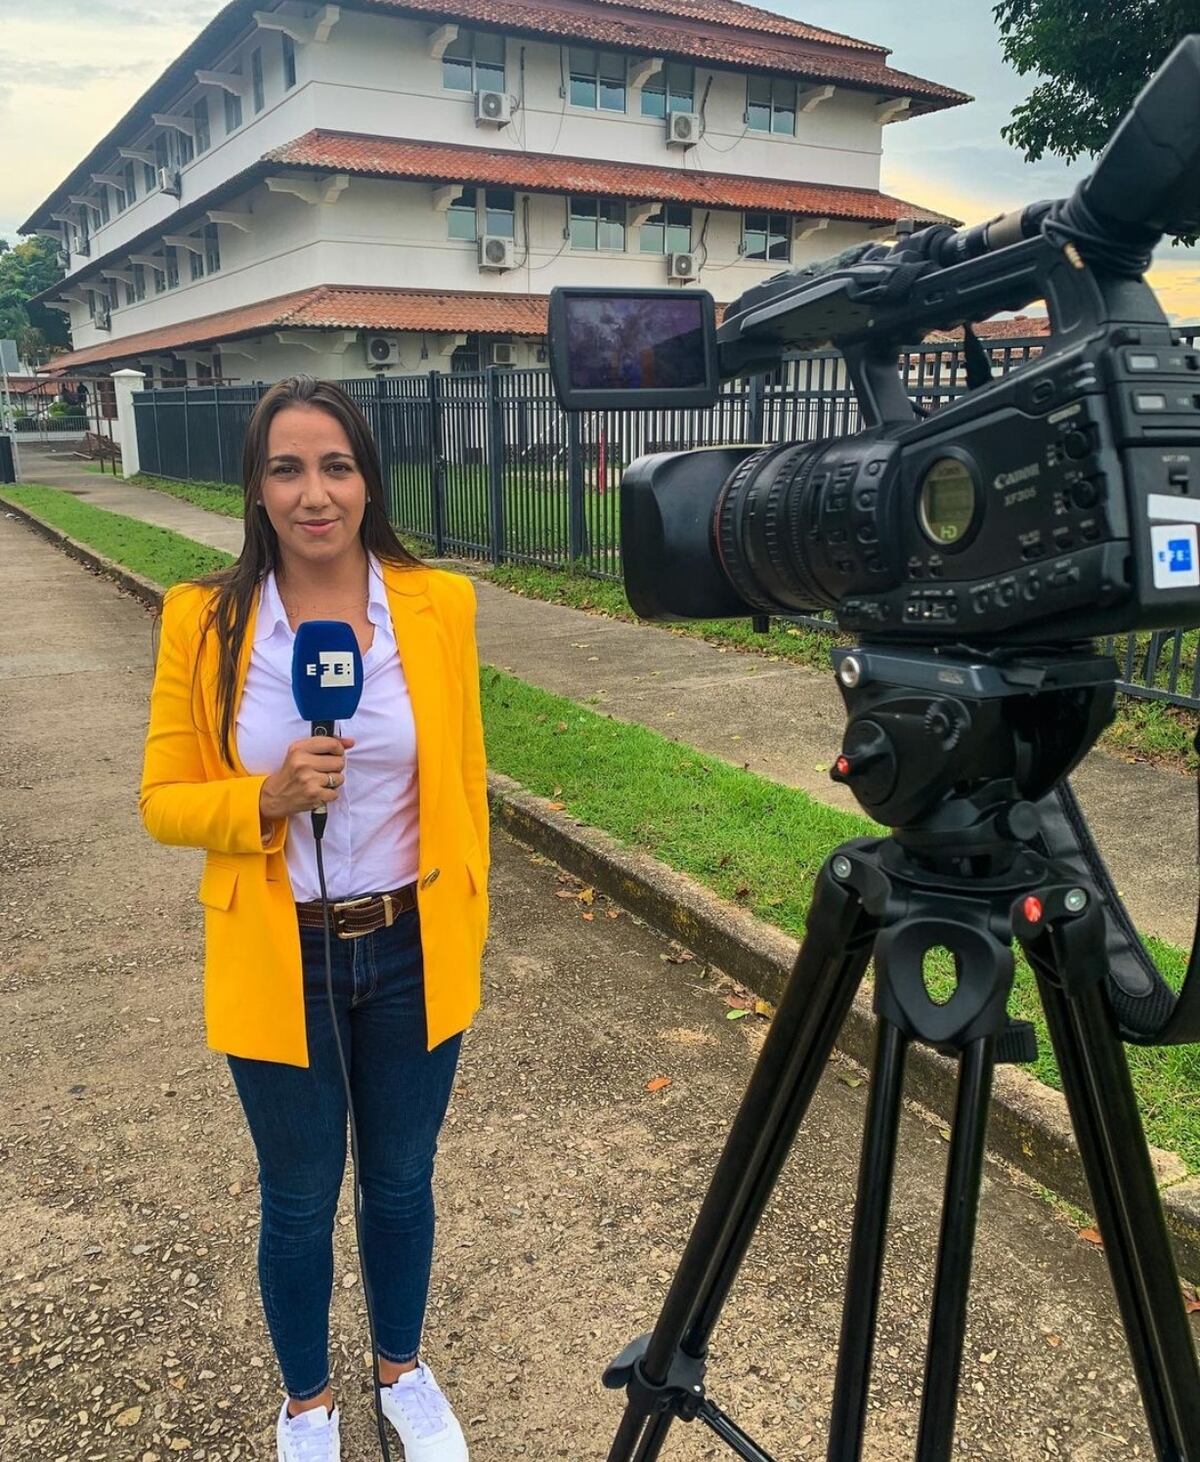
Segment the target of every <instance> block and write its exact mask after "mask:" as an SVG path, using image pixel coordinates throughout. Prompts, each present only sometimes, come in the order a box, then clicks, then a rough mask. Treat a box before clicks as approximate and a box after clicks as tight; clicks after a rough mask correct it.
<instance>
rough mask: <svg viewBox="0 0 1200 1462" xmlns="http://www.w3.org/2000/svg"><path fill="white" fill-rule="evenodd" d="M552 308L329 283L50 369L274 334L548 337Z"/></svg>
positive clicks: (504, 297)
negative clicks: (327, 332)
mask: <svg viewBox="0 0 1200 1462" xmlns="http://www.w3.org/2000/svg"><path fill="white" fill-rule="evenodd" d="M546 306H547V300H546V297H545V296H544V295H520V294H512V295H508V294H482V293H478V294H477V293H473V292H470V291H466V290H464V291H454V290H446V291H440V292H439V291H435V290H425V289H368V288H365V287H359V286H357V285H321V286H320V287H319V288H317V289H306V290H301V291H299V292H298V293H296V294H287V295H281V296H279V298H277V299H273V300H264V301H263V302H262V303H261V304H256V305H245V306H243V307H242V308H240V309H236V310H223V311H222V312H221V313H220V314H218V315H205V316H203V317H202V318H200V319H197V320H183V321H180V322H179V323H178V324H175V325H164V326H163V327H162V328H160V329H158V330H144V331H142V332H141V333H140V334H137V335H126V336H123V337H118V338H116V339H114V340H111V341H107V340H106V341H104V342H103V343H102V344H99V345H89V346H87V347H86V349H84V350H75V351H72V352H71V353H70V354H68V355H59V356H55V357H54V360H53V361H52V362H51V364H50V366H49V369H50V370H53V371H54V372H55V373H56V374H58V373H60V372H62V371H71V370H78V369H79V368H80V367H82V366H86V365H95V364H97V363H99V362H102V361H110V360H127V359H132V358H134V357H137V356H143V355H159V354H166V353H169V352H170V351H172V350H182V349H184V348H185V347H195V346H204V345H213V344H216V343H218V342H220V341H222V340H233V339H237V338H239V337H243V336H247V335H259V334H263V333H265V332H267V331H270V330H427V331H429V333H430V334H439V333H454V334H458V333H461V332H470V331H476V330H478V331H482V332H484V333H486V334H496V335H544V334H545V333H546Z"/></svg>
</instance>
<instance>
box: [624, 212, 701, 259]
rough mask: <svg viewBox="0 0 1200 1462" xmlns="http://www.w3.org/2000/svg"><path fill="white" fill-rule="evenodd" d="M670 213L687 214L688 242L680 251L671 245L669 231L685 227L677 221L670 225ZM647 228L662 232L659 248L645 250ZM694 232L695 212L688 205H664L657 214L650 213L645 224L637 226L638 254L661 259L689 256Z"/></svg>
mask: <svg viewBox="0 0 1200 1462" xmlns="http://www.w3.org/2000/svg"><path fill="white" fill-rule="evenodd" d="M672 212H678V213H686V214H687V224H686V227H687V233H688V241H687V243H686V244H685V245H684V246H683V248H682V249H678V248H674V247H672V244H671V230H672V229H682V228H683V227H685V225H684V224H683V223H681V222H678V221H677V222H675V223H672V222H671V221H670V214H671V213H672ZM655 219H661V220H662V222H661V223H656V222H655ZM648 228H655V229H661V230H662V238H661V240H660V246H659V247H651V248H647V246H646V230H647V229H648ZM695 231H696V210H695V209H694V208H693V207H692V205H691V204H690V203H664V204H663V205H662V207H661V208H659V210H658V212H657V213H652V214H651V215H650V217H649V218H648V219H647V220H646V222H645V223H643V224H641V225H639V227H638V253H639V254H646V255H649V256H650V257H654V256H658V257H660V258H663V259H665V258H667V257H668V256H669V255H671V254H690V253H691V252H692V240H693V239H694V238H695Z"/></svg>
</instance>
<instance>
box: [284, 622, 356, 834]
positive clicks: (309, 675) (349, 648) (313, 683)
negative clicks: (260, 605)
mask: <svg viewBox="0 0 1200 1462" xmlns="http://www.w3.org/2000/svg"><path fill="white" fill-rule="evenodd" d="M362 690H363V665H362V654H361V653H360V651H359V648H358V640H357V639H356V638H355V635H354V631H353V630H352V629H351V628H350V626H349V625H348V624H345V623H343V622H342V621H341V620H329V619H325V620H322V619H314V620H311V621H310V622H309V623H307V624H302V625H301V626H300V628H299V629H298V630H297V631H296V644H295V648H294V649H293V651H292V696H293V698H294V699H295V702H296V709H297V710H298V711H299V712H300V714H301V716H303V718H304V719H305V720H306V721H309V722H311V723H312V734H313V735H314V736H333V735H335V734H336V733H335V732H334V725H335V723H336V722H338V721H348V720H349V719H350V717H351V716H353V714H354V713H355V711H357V710H358V703H359V701H360V700H361V699H362ZM327 815H328V814H327V813H326V810H325V808H323V807H322V808H321V810H320V811H319V812H314V813H313V815H312V825H313V836H314V837H315V838H318V839H320V838H322V837H324V835H325V819H326V817H327Z"/></svg>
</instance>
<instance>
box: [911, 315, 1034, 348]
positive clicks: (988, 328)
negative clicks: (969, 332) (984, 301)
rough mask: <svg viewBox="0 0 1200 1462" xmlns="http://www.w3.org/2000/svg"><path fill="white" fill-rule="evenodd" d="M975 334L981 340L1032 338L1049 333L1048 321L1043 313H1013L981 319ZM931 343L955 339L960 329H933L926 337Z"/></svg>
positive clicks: (957, 338) (960, 334) (959, 334)
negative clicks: (996, 318) (1002, 318)
mask: <svg viewBox="0 0 1200 1462" xmlns="http://www.w3.org/2000/svg"><path fill="white" fill-rule="evenodd" d="M975 334H976V335H978V336H979V338H980V340H983V341H997V342H999V343H1001V344H1002V343H1003V342H1004V341H1005V340H1034V339H1039V338H1041V337H1044V336H1047V335H1049V334H1050V321H1049V319H1048V318H1047V316H1045V315H1014V316H1013V317H1012V318H1011V319H1009V320H983V321H981V322H980V323H979V324H978V325H976V326H975ZM926 338H927V339H928V340H929V342H930V343H931V344H935V345H936V344H938V343H939V342H941V341H957V340H961V339H962V338H963V332H962V331H961V330H934V331H932V332H931V333H930V334H929V335H928V336H927V337H926Z"/></svg>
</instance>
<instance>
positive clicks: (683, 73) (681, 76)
mask: <svg viewBox="0 0 1200 1462" xmlns="http://www.w3.org/2000/svg"><path fill="white" fill-rule="evenodd" d="M695 102H696V68H695V67H694V66H685V65H684V64H683V63H682V62H680V61H668V62H667V64H666V65H665V66H664V67H663V69H662V70H661V71H659V72H656V73H655V75H653V76H652V77H650V79H649V81H647V82H646V84H645V85H644V86H643V87H642V116H643V117H665V116H666V115H667V113H668V112H694V111H695V110H696V106H695Z"/></svg>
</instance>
